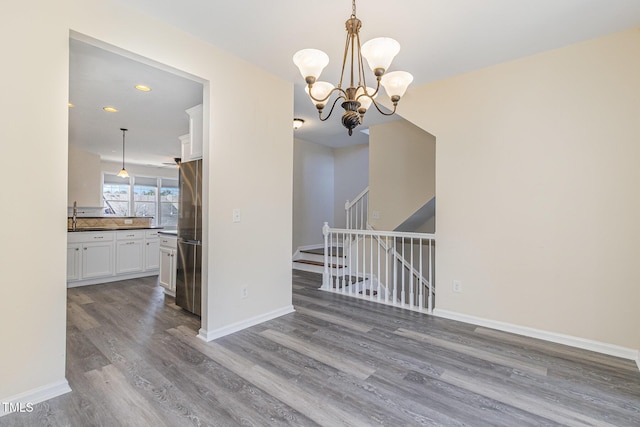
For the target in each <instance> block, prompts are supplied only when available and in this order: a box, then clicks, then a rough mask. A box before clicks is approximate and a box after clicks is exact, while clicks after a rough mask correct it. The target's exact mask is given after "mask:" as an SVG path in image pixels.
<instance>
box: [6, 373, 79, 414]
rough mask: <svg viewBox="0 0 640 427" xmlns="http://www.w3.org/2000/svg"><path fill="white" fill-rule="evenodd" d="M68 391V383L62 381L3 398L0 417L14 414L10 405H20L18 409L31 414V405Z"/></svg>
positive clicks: (69, 388) (69, 389)
mask: <svg viewBox="0 0 640 427" xmlns="http://www.w3.org/2000/svg"><path fill="white" fill-rule="evenodd" d="M70 391H71V387H69V383H68V382H67V380H64V381H58V382H55V383H52V384H48V385H45V386H42V387H38V388H34V389H32V390H28V391H25V392H23V393H20V394H17V395H15V396H11V397H7V398H4V399H2V400H1V401H0V417H2V416H4V415H7V414H10V413H12V412H15V410H11V406H12V404H14V405H15V404H21V405H20V407H21V408H23V410H25V411H27V412H31V410H32V409H31V408H32V405H35V404H36V403H40V402H44V401H45V400H49V399H53V398H54V397H58V396H62V395H63V394H66V393H69V392H70Z"/></svg>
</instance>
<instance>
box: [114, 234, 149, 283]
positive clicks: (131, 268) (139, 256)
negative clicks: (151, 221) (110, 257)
mask: <svg viewBox="0 0 640 427" xmlns="http://www.w3.org/2000/svg"><path fill="white" fill-rule="evenodd" d="M143 269H144V231H142V230H131V231H116V274H123V273H137V272H140V271H142V270H143Z"/></svg>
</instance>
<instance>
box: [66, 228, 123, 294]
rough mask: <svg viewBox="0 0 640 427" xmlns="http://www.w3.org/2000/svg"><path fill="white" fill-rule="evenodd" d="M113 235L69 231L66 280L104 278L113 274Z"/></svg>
mask: <svg viewBox="0 0 640 427" xmlns="http://www.w3.org/2000/svg"><path fill="white" fill-rule="evenodd" d="M113 260H114V245H113V236H112V235H111V233H109V232H87V233H70V234H69V236H68V243H67V281H68V282H78V281H81V280H85V279H89V280H94V279H98V278H105V277H109V276H112V275H113V274H114V262H113Z"/></svg>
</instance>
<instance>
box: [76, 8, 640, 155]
mask: <svg viewBox="0 0 640 427" xmlns="http://www.w3.org/2000/svg"><path fill="white" fill-rule="evenodd" d="M117 1H119V2H121V3H123V4H124V5H127V6H128V7H132V8H135V9H138V10H140V11H142V12H143V13H145V14H147V15H151V16H153V17H156V18H158V19H160V20H162V21H165V22H167V23H169V24H171V25H174V26H176V27H179V28H181V29H182V30H183V31H185V32H188V33H191V34H193V35H195V36H197V37H199V38H202V39H204V40H206V41H208V42H209V43H211V44H213V45H216V46H218V47H220V48H222V49H224V50H227V51H230V52H233V53H234V54H235V55H237V56H239V57H241V58H243V59H246V60H248V61H250V62H253V63H255V64H257V65H258V66H260V67H262V68H264V69H266V70H268V71H270V72H272V73H274V74H276V75H278V76H280V77H282V78H283V79H286V80H288V81H291V82H294V83H295V89H294V109H295V116H296V117H301V118H303V119H305V120H306V123H305V126H304V127H303V128H302V129H300V130H297V131H296V136H297V137H300V138H302V139H306V140H309V141H313V142H318V143H323V144H325V145H329V146H334V147H339V146H345V145H351V144H358V143H366V142H367V139H368V137H367V136H366V135H364V134H362V133H360V132H354V135H353V136H352V137H349V136H348V135H347V133H346V130H345V129H344V128H343V127H342V125H341V124H340V115H341V113H340V111H337V112H334V116H336V117H333V116H332V117H331V118H330V119H329V120H328V121H327V122H324V123H320V122H319V121H318V119H317V113H316V110H315V107H314V106H313V105H312V104H311V102H310V101H309V99H308V98H307V96H306V95H305V94H304V82H303V80H302V77H301V76H300V74H299V73H298V70H297V68H296V67H295V65H293V63H292V60H291V57H292V55H293V54H294V53H295V52H296V51H298V50H299V49H303V48H307V47H315V48H318V49H321V50H324V51H325V52H326V53H327V54H328V55H329V57H330V59H331V62H330V63H329V66H328V67H327V68H326V69H325V71H324V73H323V75H322V77H321V79H322V80H328V81H331V82H336V81H337V80H338V78H339V72H340V66H341V59H342V50H343V46H344V38H345V34H346V33H345V29H344V21H346V20H347V19H348V18H349V15H350V14H351V2H350V1H349V0H323V1H311V0H277V1H258V0H236V1H212V0H191V1H189V2H177V1H172V0H117ZM357 16H358V18H360V19H361V20H362V30H361V38H362V41H363V42H364V41H366V40H369V39H371V38H374V37H380V36H387V37H393V38H395V39H396V40H398V41H399V42H400V44H401V46H402V49H401V51H400V53H399V54H398V56H397V57H396V58H395V60H394V63H393V64H392V66H391V69H392V70H405V71H409V72H411V73H412V74H413V75H414V83H413V85H412V86H419V85H422V84H425V83H428V82H431V81H434V80H439V79H443V78H447V77H450V76H454V75H457V74H461V73H465V72H468V71H471V70H475V69H479V68H482V67H486V66H490V65H493V64H497V63H501V62H505V61H508V60H511V59H516V58H521V57H524V56H528V55H532V54H535V53H538V52H543V51H546V50H550V49H554V48H558V47H562V46H566V45H569V44H573V43H576V42H580V41H584V40H588V39H591V38H595V37H599V36H602V35H605V34H609V33H613V32H617V31H621V30H625V29H629V28H632V27H635V26H640V1H639V0H395V1H393V2H392V1H389V0H387V1H383V0H360V1H359V2H358V4H357ZM76 47H77V46H76ZM94 53H95V52H94ZM85 55H91V52H90V51H87V50H86V49H85V50H82V49H78V50H75V49H74V46H73V45H72V64H71V69H72V72H71V82H70V87H71V89H70V91H71V98H74V96H86V95H87V94H88V93H91V94H92V96H93V92H94V91H95V92H100V93H99V94H98V93H97V94H96V95H95V97H94V98H93V102H95V103H97V105H95V106H94V107H95V108H93V110H92V111H93V112H92V113H90V112H89V111H84V112H82V114H80V113H81V112H80V110H79V109H78V110H76V109H75V108H74V109H72V113H71V116H70V117H71V118H70V127H71V134H70V140H71V141H72V143H74V141H76V142H78V141H80V140H82V141H81V143H82V144H84V143H87V141H91V147H92V148H93V149H94V150H99V151H100V152H101V153H102V154H103V156H104V157H108V156H113V157H115V158H118V156H119V155H121V153H120V150H121V144H122V141H121V133H120V131H119V128H120V127H129V128H130V129H131V130H130V132H129V133H128V134H127V153H128V154H127V158H128V157H129V152H130V150H131V156H132V160H133V156H134V153H135V151H134V150H135V148H134V144H136V142H134V141H136V138H137V136H138V135H140V136H141V138H140V140H139V143H140V144H141V146H144V147H141V148H140V151H141V153H142V151H145V150H146V153H147V157H148V162H147V163H155V162H157V161H158V160H159V159H160V157H162V158H163V159H164V160H162V161H167V159H169V161H170V158H171V157H174V154H169V153H168V152H167V151H164V149H163V151H161V154H159V155H158V156H156V155H155V154H153V153H155V152H156V149H157V148H160V147H164V146H165V139H164V137H165V132H166V135H169V128H172V127H173V126H177V125H175V124H171V123H170V122H172V121H173V120H172V119H169V118H168V115H164V114H163V113H162V112H160V111H155V112H154V113H149V112H147V111H146V110H145V108H149V105H150V104H151V105H153V106H156V107H160V106H161V105H162V102H163V101H164V100H167V99H171V98H172V97H174V96H175V98H176V99H175V100H174V101H175V107H172V108H176V109H177V110H184V107H185V105H186V104H188V103H190V102H192V101H190V99H193V98H190V97H191V96H192V95H193V91H194V90H196V91H197V90H198V89H194V86H193V82H189V81H183V82H176V81H174V80H171V79H169V78H168V77H170V76H167V75H163V74H162V73H161V72H157V71H156V72H153V71H149V69H148V68H147V70H146V72H148V73H150V75H149V78H148V79H145V81H147V82H151V83H150V84H151V85H154V84H155V85H156V86H157V89H154V91H152V92H151V93H149V94H143V93H136V92H137V91H128V92H127V94H125V93H119V91H118V90H117V89H116V87H115V86H113V85H112V84H113V83H115V84H117V85H121V86H122V85H124V86H127V85H128V86H129V87H130V86H132V85H133V84H136V83H139V81H137V80H136V79H135V78H134V77H136V75H133V74H132V73H133V71H132V70H134V69H136V70H137V71H139V72H140V73H143V72H145V71H144V70H142V68H138V67H133V68H128V67H130V66H131V64H129V65H128V66H125V73H119V72H118V70H117V68H118V65H116V64H114V65H113V67H114V69H113V70H111V71H109V73H106V72H104V70H103V68H102V67H109V66H111V65H108V63H109V62H110V61H111V60H109V61H106V60H105V58H100V57H98V58H93V65H91V64H92V63H91V62H89V63H88V64H89V65H87V66H86V67H85V69H84V70H83V71H82V73H75V72H74V67H73V60H74V56H75V57H76V59H78V60H79V61H80V58H81V57H84V56H85ZM93 73H98V74H99V75H98V76H96V77H95V85H92V86H90V87H84V86H83V87H82V88H81V89H79V88H78V86H79V85H80V81H81V80H82V79H80V80H76V79H77V78H78V77H82V78H83V79H84V80H85V83H86V81H92V80H93V79H94V76H93ZM110 74H111V75H119V77H118V78H117V79H109V78H108V76H109V75H110ZM142 78H143V77H140V78H139V79H138V80H140V79H142ZM155 79H157V80H155ZM370 81H373V78H371V80H370ZM247 84H250V82H247ZM165 89H166V90H167V91H165ZM171 89H173V90H172V91H171V92H173V93H171V92H169V90H171ZM410 90H411V87H410V88H409V91H410ZM118 93H119V96H121V97H122V98H116V97H115V95H116V94H118ZM409 93H410V92H409ZM78 94H81V95H78ZM109 95H112V98H109V97H108V96H109ZM145 96H147V97H148V96H152V97H156V98H154V99H153V101H152V102H148V98H143V97H145ZM111 99H113V101H111ZM141 99H142V100H144V102H143V101H141ZM107 100H109V102H113V103H120V105H126V106H127V108H126V111H125V110H124V109H121V111H120V113H116V114H117V115H118V116H117V119H116V118H113V117H109V116H106V113H104V112H102V111H101V110H99V109H97V107H100V108H101V107H102V106H103V105H102V104H104V103H105V102H107ZM72 101H73V99H72ZM76 103H77V102H76ZM76 108H79V107H76ZM337 108H338V109H339V106H338V107H337ZM398 112H399V114H402V101H400V104H399V107H398ZM167 113H168V110H167ZM336 113H337V114H336ZM179 115H180V113H178V112H176V120H185V121H184V122H183V123H186V119H185V117H186V115H184V114H182V117H181V118H180V119H178V116H179ZM113 116H115V115H113ZM136 116H137V117H136ZM380 118H381V116H380V115H379V114H378V113H377V112H375V111H374V110H370V111H369V112H368V113H367V116H366V117H365V124H364V125H363V127H366V126H368V125H371V124H374V123H377V122H379V121H380V120H379V119H380ZM76 120H81V121H82V124H78V123H76V122H75V121H76ZM182 126H184V124H183V125H182ZM358 129H359V128H356V130H358ZM180 132H181V133H180V134H182V133H186V128H184V127H183V128H181V130H180ZM175 133H176V130H175V129H174V130H173V134H175ZM143 134H144V135H146V136H144V137H142V135H143ZM151 136H153V138H151ZM172 138H173V136H171V137H168V139H172ZM168 139H167V142H166V143H167V144H168ZM129 140H131V144H129ZM152 140H153V144H150V143H151V141H152ZM79 143H80V142H79ZM103 144H104V146H103ZM147 144H150V146H148V147H146V145H147ZM107 145H108V147H109V149H108V150H107V148H106V146H107ZM129 145H131V148H129ZM143 148H144V149H143ZM114 150H115V151H116V152H115V153H114V152H113V151H114ZM107 151H108V155H107ZM136 156H138V154H136ZM140 156H141V160H142V161H141V162H142V163H145V161H144V160H145V159H142V157H144V156H142V154H140ZM136 160H137V159H136Z"/></svg>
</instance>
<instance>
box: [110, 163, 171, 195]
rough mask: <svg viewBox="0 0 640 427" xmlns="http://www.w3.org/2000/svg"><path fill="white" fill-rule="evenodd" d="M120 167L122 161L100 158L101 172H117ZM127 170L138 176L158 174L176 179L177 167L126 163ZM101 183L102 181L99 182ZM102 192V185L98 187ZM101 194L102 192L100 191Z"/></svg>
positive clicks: (130, 173)
mask: <svg viewBox="0 0 640 427" xmlns="http://www.w3.org/2000/svg"><path fill="white" fill-rule="evenodd" d="M120 169H122V163H118V162H111V161H108V160H102V161H101V162H100V170H101V171H102V172H103V173H112V174H117V173H118V172H120ZM127 172H129V175H140V176H159V177H161V178H171V179H178V174H179V169H178V167H177V166H176V167H159V166H147V165H136V164H133V163H132V164H127ZM100 184H102V182H101V183H100ZM100 191H101V192H102V187H101V188H100ZM100 194H102V193H100Z"/></svg>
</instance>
